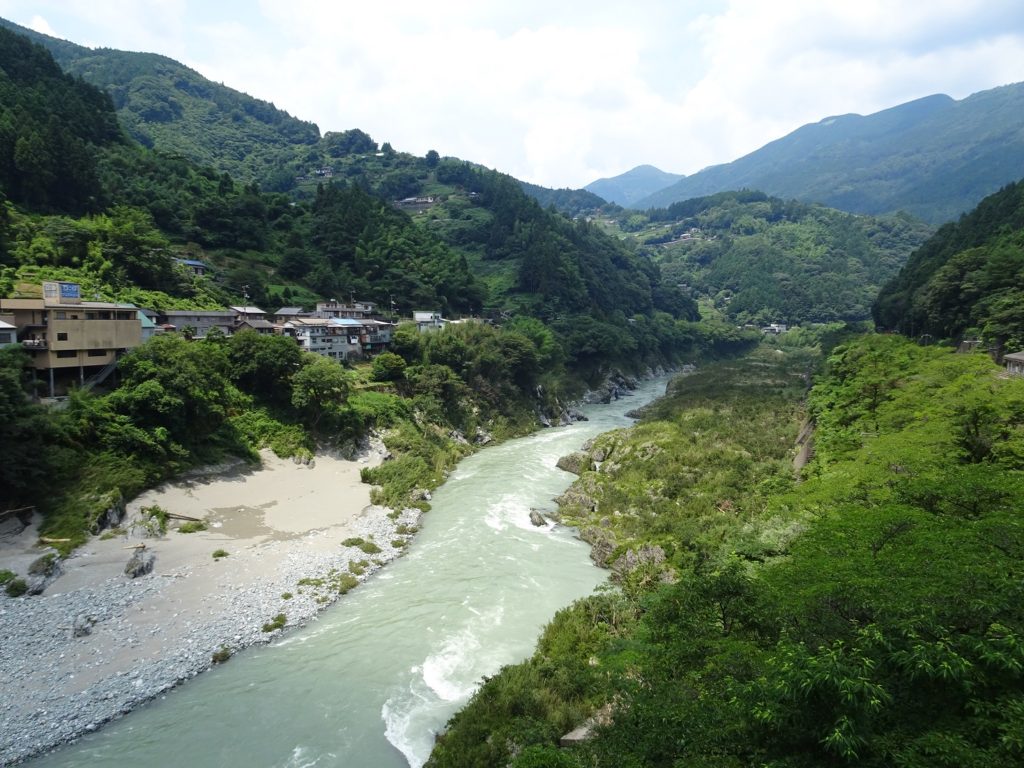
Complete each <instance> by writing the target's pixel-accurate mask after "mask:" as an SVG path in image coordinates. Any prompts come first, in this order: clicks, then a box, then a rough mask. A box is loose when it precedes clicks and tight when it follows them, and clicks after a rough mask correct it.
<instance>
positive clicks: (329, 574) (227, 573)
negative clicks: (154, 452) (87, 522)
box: [0, 451, 419, 765]
mask: <svg viewBox="0 0 1024 768" xmlns="http://www.w3.org/2000/svg"><path fill="white" fill-rule="evenodd" d="M379 460H380V452H379V451H371V452H370V453H369V454H368V455H366V456H363V457H362V458H360V459H357V460H355V461H348V460H345V459H342V458H340V457H337V456H331V455H318V456H317V457H316V460H315V462H313V463H312V464H311V465H303V464H295V463H293V462H292V461H286V460H281V459H278V458H277V457H275V456H274V455H273V454H269V453H267V454H264V456H263V464H262V466H261V467H259V468H255V469H253V468H249V467H247V466H245V465H235V466H233V467H229V468H219V471H218V472H216V473H215V474H208V475H194V476H191V477H189V478H187V479H183V480H181V481H178V482H174V483H169V484H167V485H164V486H162V487H160V488H158V489H155V490H152V491H149V492H147V493H145V494H143V495H141V496H139V497H138V498H137V499H135V500H134V501H133V502H132V503H131V504H129V506H128V516H127V518H126V520H125V523H124V524H123V527H124V528H125V532H124V533H121V534H118V535H116V536H113V537H109V536H108V538H94V539H92V540H91V541H90V542H89V543H87V544H86V545H85V546H83V547H81V548H80V549H79V550H77V551H76V552H75V553H74V554H73V555H72V556H71V557H69V558H68V559H67V560H65V561H63V563H62V565H63V568H64V574H63V575H62V576H61V577H60V578H58V579H57V580H56V581H54V582H53V583H52V584H50V585H49V586H48V587H47V589H46V590H45V592H44V593H43V594H42V595H40V596H37V597H23V598H8V597H6V596H4V595H2V594H0V700H2V701H3V702H4V710H5V711H4V716H3V718H2V720H0V764H3V765H6V764H11V763H13V762H17V761H19V760H22V759H24V758H26V757H28V756H30V755H33V754H37V753H39V752H41V751H45V750H47V749H50V748H52V747H54V746H56V745H59V744H62V743H64V742H67V741H69V740H71V739H73V738H75V737H76V736H78V735H81V734H82V733H84V732H86V731H90V730H94V729H96V728H97V727H99V726H100V725H101V724H102V723H104V722H106V721H107V720H110V719H112V718H114V717H117V716H119V715H120V714H123V713H125V712H127V711H129V710H131V709H132V708H133V707H135V706H137V705H138V704H140V703H141V702H143V701H146V700H148V699H150V698H152V697H154V696H156V695H157V694H159V693H160V692H162V691H164V690H166V689H167V688H170V687H172V686H174V685H176V684H178V683H179V682H181V681H183V680H186V679H188V678H189V677H192V676H194V675H196V674H198V673H199V672H201V671H203V670H204V669H206V668H208V667H209V666H210V665H211V663H212V656H213V653H214V652H215V651H217V650H219V649H221V648H222V647H227V648H229V649H232V650H237V649H240V648H243V647H245V646H248V645H252V644H254V643H260V642H267V641H269V640H271V639H272V638H273V637H274V636H276V635H277V634H279V633H278V632H272V633H268V632H264V631H263V625H264V624H265V623H267V622H269V621H271V620H272V619H273V618H274V617H275V616H277V615H278V614H281V613H283V614H284V615H285V616H286V617H287V622H288V626H294V625H296V624H301V623H304V622H305V621H308V620H309V619H310V618H312V617H313V616H315V615H316V613H317V612H318V611H319V610H321V609H323V608H324V607H325V606H326V605H328V604H330V603H331V602H333V600H334V599H336V597H337V596H338V585H339V577H340V576H341V575H342V574H352V575H355V576H356V578H360V579H362V578H365V577H366V576H367V575H369V574H370V573H372V572H373V571H374V570H376V569H377V568H378V567H380V565H382V564H383V563H385V562H387V561H388V560H390V559H392V558H394V557H395V556H397V555H398V554H399V553H400V552H401V547H400V546H395V544H396V543H397V542H401V541H403V540H406V539H407V538H408V535H407V534H406V533H405V532H406V531H407V530H408V528H409V527H411V526H413V525H415V524H416V522H417V521H418V514H419V513H418V510H405V511H403V512H402V513H401V515H398V516H397V519H395V520H392V519H391V517H389V512H390V510H388V509H386V508H384V507H377V506H372V505H370V498H369V491H370V488H369V486H367V485H364V484H363V483H361V482H360V479H359V471H360V469H362V468H363V467H365V466H368V465H372V464H373V463H375V462H377V461H379ZM153 504H158V505H160V506H161V507H162V508H164V509H165V510H167V511H169V512H172V513H178V514H182V515H187V516H190V517H195V518H200V519H203V520H204V521H206V522H207V523H208V525H209V527H208V529H207V530H205V531H200V532H196V533H188V534H186V533H180V532H178V531H177V527H178V525H179V524H180V523H177V522H175V521H172V523H171V526H170V528H169V529H168V531H167V533H166V534H165V535H163V536H160V537H156V538H155V537H147V536H146V532H145V530H144V526H143V525H141V516H140V512H139V510H140V508H141V507H144V506H149V505H153ZM400 525H404V526H406V528H403V529H402V531H403V533H399V531H398V526H400ZM357 537H358V538H362V539H363V540H365V541H367V542H369V541H372V542H373V544H374V545H375V547H378V548H379V549H380V551H379V552H374V553H372V554H367V553H366V552H365V551H364V550H363V549H362V548H360V547H358V546H352V545H349V546H343V545H342V542H343V541H345V540H351V539H353V538H357ZM36 540H37V533H36V531H35V530H34V526H33V527H30V528H29V529H27V530H25V531H23V532H21V533H18V534H11V533H8V534H7V535H0V568H8V569H10V570H13V571H15V572H17V573H19V574H24V573H25V571H26V569H27V567H28V564H29V563H30V562H31V561H32V560H34V559H35V558H36V557H38V556H39V554H40V551H41V550H39V549H38V548H36V547H35V546H34V545H35V542H36ZM143 542H144V543H145V544H146V549H147V551H148V552H152V553H154V554H155V556H156V559H155V565H154V568H153V572H152V573H150V574H148V575H145V576H141V577H139V578H136V579H130V578H128V577H127V576H125V575H124V566H125V564H126V563H127V561H128V559H129V558H130V556H131V554H132V550H131V549H130V548H129V547H131V546H132V545H136V544H139V543H143ZM366 548H367V549H370V550H372V549H374V547H369V546H367V547H366ZM218 549H223V550H226V551H227V552H228V553H229V554H228V556H227V557H222V558H218V559H214V558H213V556H212V555H213V552H214V551H215V550H218ZM303 579H305V580H307V581H306V582H305V583H303V584H300V583H299V582H300V580H303ZM308 580H312V581H308ZM288 595H290V597H289V596H288ZM76 619H77V624H78V625H79V626H82V625H87V626H88V627H90V628H91V631H89V633H88V634H84V635H82V636H79V637H76V636H75V633H74V632H73V629H72V628H73V626H75V624H76Z"/></svg>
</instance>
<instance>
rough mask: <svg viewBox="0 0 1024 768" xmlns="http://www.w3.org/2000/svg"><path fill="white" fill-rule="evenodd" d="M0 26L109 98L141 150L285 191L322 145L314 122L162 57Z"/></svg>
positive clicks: (7, 24) (15, 25)
mask: <svg viewBox="0 0 1024 768" xmlns="http://www.w3.org/2000/svg"><path fill="white" fill-rule="evenodd" d="M0 25H3V26H5V27H7V28H9V29H11V30H13V31H15V32H18V33H19V34H21V35H25V36H27V37H29V38H30V39H32V40H34V41H35V42H37V43H39V44H40V45H42V46H44V47H45V48H47V50H49V51H50V53H51V54H52V55H53V57H54V59H56V61H57V63H58V64H60V66H61V67H62V68H63V69H64V70H65V71H66V72H68V73H69V74H71V75H74V76H77V77H81V78H82V79H84V80H85V81H86V82H88V83H91V84H93V85H95V86H97V87H99V88H101V89H103V90H105V91H106V92H107V93H108V94H110V97H111V99H112V100H113V103H114V107H115V108H116V110H117V115H118V118H119V120H120V122H121V125H122V126H123V127H124V129H125V130H126V131H127V132H128V134H129V135H130V136H131V137H132V138H134V139H135V140H136V141H138V142H139V143H140V144H142V145H143V146H146V147H151V148H156V149H159V150H160V151H161V152H164V153H167V154H180V155H182V156H183V157H186V158H188V159H189V160H191V161H192V162H194V163H197V164H199V165H208V166H211V167H213V168H216V169H217V170H219V171H226V172H227V173H230V174H231V175H232V176H233V177H234V178H236V179H238V180H239V181H243V182H251V181H259V182H260V183H261V184H262V185H264V186H269V187H271V188H275V189H287V188H289V187H290V186H291V181H292V179H293V178H294V176H295V175H296V174H297V173H298V171H297V170H296V169H297V168H302V167H303V166H302V163H303V161H305V159H306V158H305V157H304V155H305V153H307V152H308V151H309V149H310V148H311V147H314V146H316V145H317V143H318V142H319V140H320V131H319V129H318V128H317V126H316V125H314V124H313V123H309V122H306V121H303V120H299V119H297V118H294V117H292V116H291V115H289V114H288V113H287V112H284V111H282V110H280V109H277V108H276V107H275V106H274V105H273V104H270V103H268V102H265V101H261V100H259V99H254V98H252V97H251V96H248V95H246V94H244V93H241V92H239V91H236V90H234V89H232V88H228V87H226V86H224V85H220V84H218V83H214V82H212V81H211V80H208V79H206V78H205V77H203V76H202V75H200V74H199V73H198V72H195V71H194V70H191V69H189V68H188V67H186V66H185V65H183V64H180V63H179V62H177V61H174V60H173V59H169V58H167V57H166V56H160V55H157V54H154V53H135V52H131V51H118V50H114V49H110V48H97V49H91V48H86V47H84V46H80V45H75V44H74V43H71V42H68V41H65V40H57V39H56V38H53V37H49V36H48V35H43V34H40V33H38V32H34V31H32V30H30V29H26V28H24V27H20V26H18V25H17V24H13V23H12V22H9V21H6V20H3V19H0ZM303 148H305V152H304V151H303Z"/></svg>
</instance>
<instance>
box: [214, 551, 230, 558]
mask: <svg viewBox="0 0 1024 768" xmlns="http://www.w3.org/2000/svg"><path fill="white" fill-rule="evenodd" d="M229 554H230V553H229V552H228V551H227V550H226V549H215V550H213V559H214V560H220V559H221V558H222V557H227V556H228V555H229Z"/></svg>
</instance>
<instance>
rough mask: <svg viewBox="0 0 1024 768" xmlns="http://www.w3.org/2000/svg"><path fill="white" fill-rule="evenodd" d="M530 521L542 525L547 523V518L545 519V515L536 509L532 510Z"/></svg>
mask: <svg viewBox="0 0 1024 768" xmlns="http://www.w3.org/2000/svg"><path fill="white" fill-rule="evenodd" d="M530 522H531V523H533V524H534V525H536V526H538V527H540V526H542V525H547V520H545V519H544V515H542V514H541V513H540V512H538V511H537V510H536V509H531V510H530Z"/></svg>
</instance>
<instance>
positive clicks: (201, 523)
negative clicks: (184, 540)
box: [178, 520, 207, 533]
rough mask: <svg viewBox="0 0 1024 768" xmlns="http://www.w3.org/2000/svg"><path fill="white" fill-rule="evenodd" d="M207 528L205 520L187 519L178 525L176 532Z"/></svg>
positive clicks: (190, 531) (192, 531) (194, 531)
mask: <svg viewBox="0 0 1024 768" xmlns="http://www.w3.org/2000/svg"><path fill="white" fill-rule="evenodd" d="M206 529H207V525H206V521H205V520H195V521H193V520H189V521H187V522H184V523H182V524H181V525H179V526H178V533H197V532H198V531H205V530H206Z"/></svg>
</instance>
